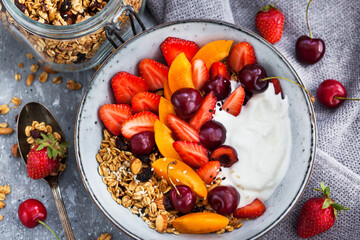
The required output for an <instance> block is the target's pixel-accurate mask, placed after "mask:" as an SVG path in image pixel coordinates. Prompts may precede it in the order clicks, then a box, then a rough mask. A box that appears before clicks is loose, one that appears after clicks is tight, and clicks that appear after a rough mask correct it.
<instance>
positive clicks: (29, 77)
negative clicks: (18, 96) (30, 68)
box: [26, 73, 35, 86]
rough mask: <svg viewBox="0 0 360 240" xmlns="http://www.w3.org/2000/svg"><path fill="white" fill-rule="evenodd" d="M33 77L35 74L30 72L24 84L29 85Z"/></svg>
mask: <svg viewBox="0 0 360 240" xmlns="http://www.w3.org/2000/svg"><path fill="white" fill-rule="evenodd" d="M34 77H35V75H34V74H33V73H31V74H30V75H29V76H28V77H27V79H26V85H28V86H30V85H31V84H32V82H33V81H34Z"/></svg>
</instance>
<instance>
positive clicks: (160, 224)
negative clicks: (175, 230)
mask: <svg viewBox="0 0 360 240" xmlns="http://www.w3.org/2000/svg"><path fill="white" fill-rule="evenodd" d="M167 222H168V219H167V216H166V215H163V214H159V216H157V218H156V220H155V226H156V231H158V232H160V233H163V232H165V230H166V228H167Z"/></svg>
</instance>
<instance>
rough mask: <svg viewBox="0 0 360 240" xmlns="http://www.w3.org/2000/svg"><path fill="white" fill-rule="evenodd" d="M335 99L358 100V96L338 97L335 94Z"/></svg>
mask: <svg viewBox="0 0 360 240" xmlns="http://www.w3.org/2000/svg"><path fill="white" fill-rule="evenodd" d="M334 98H335V99H340V100H353V101H360V98H346V97H338V96H335V97H334Z"/></svg>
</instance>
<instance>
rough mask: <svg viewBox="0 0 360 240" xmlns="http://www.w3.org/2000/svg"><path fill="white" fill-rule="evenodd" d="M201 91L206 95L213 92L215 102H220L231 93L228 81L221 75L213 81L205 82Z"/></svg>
mask: <svg viewBox="0 0 360 240" xmlns="http://www.w3.org/2000/svg"><path fill="white" fill-rule="evenodd" d="M202 90H204V92H205V93H206V94H208V93H210V92H211V91H213V92H214V94H215V96H216V98H217V100H218V101H220V100H223V99H225V98H227V96H229V94H230V92H231V85H230V81H229V80H228V79H226V78H225V77H223V76H221V75H217V76H215V77H214V79H212V80H210V81H207V82H206V83H205V85H204V87H203V89H202Z"/></svg>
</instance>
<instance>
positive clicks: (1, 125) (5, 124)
mask: <svg viewBox="0 0 360 240" xmlns="http://www.w3.org/2000/svg"><path fill="white" fill-rule="evenodd" d="M7 127H8V124H7V123H0V128H7Z"/></svg>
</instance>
